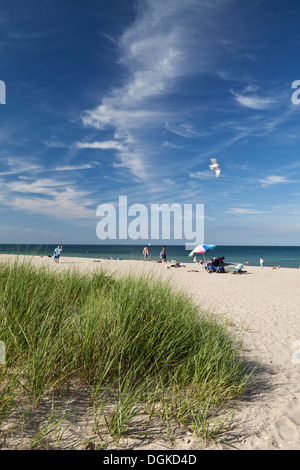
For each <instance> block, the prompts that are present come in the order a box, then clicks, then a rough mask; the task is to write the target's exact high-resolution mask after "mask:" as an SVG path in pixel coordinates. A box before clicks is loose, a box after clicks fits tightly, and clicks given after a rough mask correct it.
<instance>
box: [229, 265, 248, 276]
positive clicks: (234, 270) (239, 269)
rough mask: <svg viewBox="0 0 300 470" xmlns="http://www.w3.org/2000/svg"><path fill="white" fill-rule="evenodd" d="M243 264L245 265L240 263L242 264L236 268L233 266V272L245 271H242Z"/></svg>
mask: <svg viewBox="0 0 300 470" xmlns="http://www.w3.org/2000/svg"><path fill="white" fill-rule="evenodd" d="M243 266H244V265H243V264H242V263H240V264H238V265H237V266H236V267H235V268H233V269H232V270H231V272H232V273H233V274H236V273H242V272H245V271H242V267H243Z"/></svg>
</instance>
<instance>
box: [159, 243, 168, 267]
mask: <svg viewBox="0 0 300 470" xmlns="http://www.w3.org/2000/svg"><path fill="white" fill-rule="evenodd" d="M160 256H161V259H162V261H163V263H166V262H167V251H166V247H165V245H163V247H162V250H161V253H160Z"/></svg>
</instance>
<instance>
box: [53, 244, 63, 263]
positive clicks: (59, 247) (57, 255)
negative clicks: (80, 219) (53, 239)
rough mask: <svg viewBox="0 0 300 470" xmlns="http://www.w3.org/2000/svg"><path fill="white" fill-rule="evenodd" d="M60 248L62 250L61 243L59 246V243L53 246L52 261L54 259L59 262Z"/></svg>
mask: <svg viewBox="0 0 300 470" xmlns="http://www.w3.org/2000/svg"><path fill="white" fill-rule="evenodd" d="M61 250H62V245H61V246H60V245H58V247H57V248H55V250H54V256H53V259H54V261H55V262H56V263H58V262H59V258H60V252H61Z"/></svg>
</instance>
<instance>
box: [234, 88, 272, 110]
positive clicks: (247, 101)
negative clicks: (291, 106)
mask: <svg viewBox="0 0 300 470" xmlns="http://www.w3.org/2000/svg"><path fill="white" fill-rule="evenodd" d="M230 91H231V93H232V94H233V95H234V97H235V99H236V101H237V102H238V103H239V104H241V105H242V106H245V107H246V108H251V109H255V110H265V109H269V108H270V107H271V106H272V105H273V104H274V103H276V100H275V99H273V98H266V97H262V96H258V95H254V94H253V92H254V89H253V88H251V87H250V88H249V87H247V88H246V89H245V90H244V91H243V92H242V93H237V92H235V91H233V90H230ZM250 93H251V94H250Z"/></svg>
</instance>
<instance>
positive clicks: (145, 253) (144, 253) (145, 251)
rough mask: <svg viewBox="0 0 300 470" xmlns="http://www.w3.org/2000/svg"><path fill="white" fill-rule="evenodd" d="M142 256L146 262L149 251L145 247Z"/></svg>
mask: <svg viewBox="0 0 300 470" xmlns="http://www.w3.org/2000/svg"><path fill="white" fill-rule="evenodd" d="M143 255H144V260H145V261H147V258H148V256H149V250H148V247H147V246H145V248H144V249H143Z"/></svg>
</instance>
